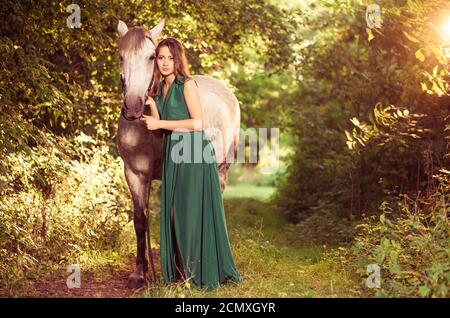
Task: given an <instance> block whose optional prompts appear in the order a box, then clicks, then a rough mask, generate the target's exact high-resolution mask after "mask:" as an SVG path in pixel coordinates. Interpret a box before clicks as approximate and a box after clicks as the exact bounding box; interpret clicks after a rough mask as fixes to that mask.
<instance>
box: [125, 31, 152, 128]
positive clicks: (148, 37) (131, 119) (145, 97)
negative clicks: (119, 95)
mask: <svg viewBox="0 0 450 318" xmlns="http://www.w3.org/2000/svg"><path fill="white" fill-rule="evenodd" d="M145 37H146V38H147V39H149V40H150V41H151V42H152V43H153V45H154V46H155V47H156V44H155V42H153V39H152V38H151V37H150V36H148V35H146V36H145ZM153 63H154V62H153ZM120 81H121V82H122V89H123V86H124V83H123V78H122V76H121V77H120ZM150 84H151V83H150ZM150 84H149V85H148V87H147V89H146V90H145V96H144V108H145V101H146V100H147V97H148V89H149V88H150ZM124 106H125V103H123V104H122V109H121V113H122V117H123V118H125V120H128V121H133V120H136V119H140V118H142V116H143V115H144V112H142V115H141V116H139V117H136V118H129V117H127V116H126V115H125V108H124Z"/></svg>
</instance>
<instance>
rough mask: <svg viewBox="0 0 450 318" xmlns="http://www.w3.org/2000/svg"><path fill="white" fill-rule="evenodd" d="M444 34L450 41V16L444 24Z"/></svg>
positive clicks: (446, 39)
mask: <svg viewBox="0 0 450 318" xmlns="http://www.w3.org/2000/svg"><path fill="white" fill-rule="evenodd" d="M442 34H443V36H444V38H445V41H446V42H448V41H450V17H448V18H447V20H446V21H445V22H444V23H443V25H442Z"/></svg>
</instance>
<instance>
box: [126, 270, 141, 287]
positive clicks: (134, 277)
mask: <svg viewBox="0 0 450 318" xmlns="http://www.w3.org/2000/svg"><path fill="white" fill-rule="evenodd" d="M144 285H145V273H144V271H143V269H142V266H138V267H136V270H135V271H134V272H133V273H132V274H131V275H130V277H129V278H128V282H127V287H128V288H133V289H136V288H141V287H142V286H144Z"/></svg>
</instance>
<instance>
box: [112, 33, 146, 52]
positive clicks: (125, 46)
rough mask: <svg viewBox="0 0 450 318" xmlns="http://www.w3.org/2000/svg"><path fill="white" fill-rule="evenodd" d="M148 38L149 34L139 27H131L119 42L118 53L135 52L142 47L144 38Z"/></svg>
mask: <svg viewBox="0 0 450 318" xmlns="http://www.w3.org/2000/svg"><path fill="white" fill-rule="evenodd" d="M146 37H150V32H148V31H147V30H146V29H144V28H141V27H133V28H131V29H129V30H128V32H127V33H126V34H125V35H124V36H122V37H121V38H120V40H119V51H121V52H137V51H139V50H140V49H142V47H143V46H144V42H145V38H146Z"/></svg>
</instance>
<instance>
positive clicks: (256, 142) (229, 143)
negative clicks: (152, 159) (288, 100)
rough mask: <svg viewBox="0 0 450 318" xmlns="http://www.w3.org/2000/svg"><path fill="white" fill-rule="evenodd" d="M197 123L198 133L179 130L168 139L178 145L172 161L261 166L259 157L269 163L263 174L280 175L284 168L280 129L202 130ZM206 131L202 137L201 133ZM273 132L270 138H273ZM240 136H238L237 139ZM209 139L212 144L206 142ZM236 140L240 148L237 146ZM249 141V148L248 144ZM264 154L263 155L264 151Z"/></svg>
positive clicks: (172, 150)
mask: <svg viewBox="0 0 450 318" xmlns="http://www.w3.org/2000/svg"><path fill="white" fill-rule="evenodd" d="M197 125H201V124H200V121H194V128H195V129H194V131H189V130H188V129H175V130H173V131H172V132H171V133H170V136H167V137H168V138H170V139H171V141H173V142H175V144H174V145H173V147H172V149H171V153H170V155H171V158H172V161H173V162H175V163H213V162H214V161H217V163H222V162H226V163H246V162H248V163H258V156H259V157H260V159H262V160H264V161H265V162H266V164H265V165H263V166H262V167H261V173H263V174H272V173H276V172H277V171H278V169H279V167H280V158H279V157H280V129H279V128H270V129H268V128H259V129H258V130H256V129H255V128H248V129H236V128H233V127H231V128H227V129H225V130H221V129H218V128H205V129H201V126H197ZM202 130H203V131H204V133H203V134H202V133H201V131H202ZM269 132H270V134H269ZM237 135H238V136H237ZM207 139H209V140H210V141H211V143H208V142H204V141H205V140H207ZM236 140H239V141H238V144H236ZM247 140H248V146H249V147H248V148H247V147H246V141H247ZM263 149H264V150H265V152H264V154H263V155H262V154H261V151H262V150H263Z"/></svg>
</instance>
